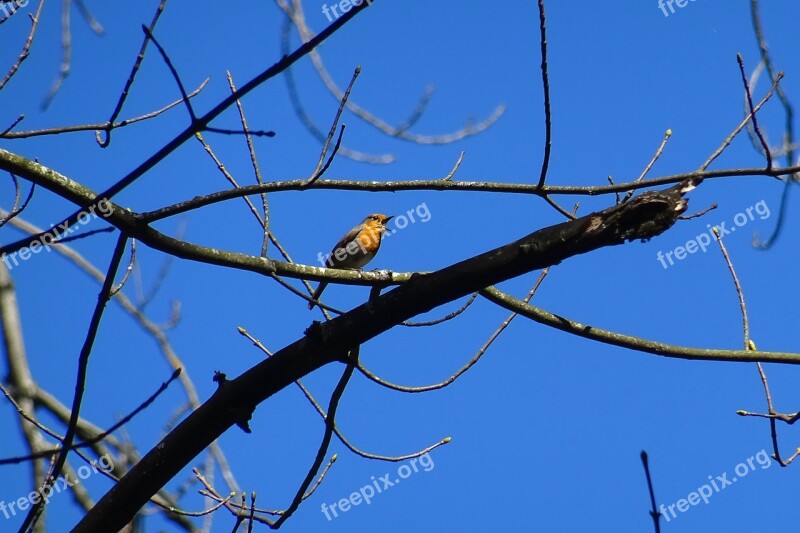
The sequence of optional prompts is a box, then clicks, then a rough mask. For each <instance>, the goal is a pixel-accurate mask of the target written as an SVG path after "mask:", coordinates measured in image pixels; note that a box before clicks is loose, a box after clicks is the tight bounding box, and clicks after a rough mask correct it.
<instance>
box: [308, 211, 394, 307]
mask: <svg viewBox="0 0 800 533" xmlns="http://www.w3.org/2000/svg"><path fill="white" fill-rule="evenodd" d="M392 218H394V216H386V215H383V214H381V213H373V214H371V215H367V217H366V218H365V219H364V220H362V221H361V224H359V225H358V226H356V227H354V228H353V229H351V230H350V231H348V232H347V233H346V234H345V236H344V237H342V238H341V239H340V240H339V242H337V243H336V246H334V247H333V250H331V253H330V254H329V255H328V256H327V257H325V258H323V257H322V254H321V253H320V254H318V258H319V259H320V262H321V263H323V264H324V265H325V266H326V267H329V268H342V269H346V270H356V269H361V267H363V266H364V265H366V264H367V263H369V262H370V261H372V258H373V257H375V254H377V253H378V249H379V248H380V247H381V238H382V237H383V234H384V233H385V232H386V229H387V228H386V223H387V222H389V221H390V220H391V219H392ZM327 286H328V282H327V281H321V282H320V283H319V286H317V289H316V290H315V291H314V295H313V296H312V297H311V301H310V302H309V303H308V308H309V309H314V306H315V305H317V304H318V303H319V297H320V295H321V294H322V291H324V290H325V287H327Z"/></svg>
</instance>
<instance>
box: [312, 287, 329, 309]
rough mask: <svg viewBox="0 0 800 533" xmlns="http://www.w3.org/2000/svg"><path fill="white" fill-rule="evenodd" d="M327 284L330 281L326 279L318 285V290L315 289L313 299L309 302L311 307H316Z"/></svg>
mask: <svg viewBox="0 0 800 533" xmlns="http://www.w3.org/2000/svg"><path fill="white" fill-rule="evenodd" d="M327 286H328V283H327V282H326V281H321V282H320V284H319V285H318V286H317V290H315V291H314V295H313V296H311V301H310V302H308V308H309V309H314V306H315V305H317V303H318V302H319V297H320V296H321V295H322V291H324V290H325V287H327Z"/></svg>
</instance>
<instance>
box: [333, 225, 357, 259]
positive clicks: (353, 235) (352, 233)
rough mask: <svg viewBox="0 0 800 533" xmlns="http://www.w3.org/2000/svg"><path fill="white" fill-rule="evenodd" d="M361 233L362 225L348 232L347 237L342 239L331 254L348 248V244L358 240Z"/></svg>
mask: <svg viewBox="0 0 800 533" xmlns="http://www.w3.org/2000/svg"><path fill="white" fill-rule="evenodd" d="M360 231H361V224H359V225H358V226H356V227H355V228H353V229H351V230H350V231H348V232H347V233H346V234H345V236H344V237H342V238H341V240H340V241H339V242H337V243H336V246H334V247H333V250H331V253H332V254H334V253H336V250H338V249H339V248H345V247H346V246H347V243H349V242H350V241H352V240H354V239H355V238H356V236H357V235H358V234H359V232H360Z"/></svg>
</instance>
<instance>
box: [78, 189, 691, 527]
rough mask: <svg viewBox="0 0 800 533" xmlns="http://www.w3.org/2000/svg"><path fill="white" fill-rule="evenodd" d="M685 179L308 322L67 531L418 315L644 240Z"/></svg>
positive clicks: (108, 514) (113, 511) (678, 201)
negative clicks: (324, 319)
mask: <svg viewBox="0 0 800 533" xmlns="http://www.w3.org/2000/svg"><path fill="white" fill-rule="evenodd" d="M692 188H693V185H692V184H691V183H690V182H685V183H682V184H680V185H678V186H676V187H672V188H671V189H667V190H665V191H656V192H648V193H645V194H642V195H640V196H637V197H635V198H634V199H633V200H631V201H630V202H628V203H625V204H620V205H615V206H613V207H610V208H608V209H606V210H604V211H601V212H598V213H592V214H590V215H587V216H585V217H582V218H579V219H577V220H571V221H568V222H564V223H561V224H558V225H555V226H550V227H548V228H544V229H541V230H538V231H536V232H534V233H531V234H530V235H528V236H526V237H523V238H522V239H519V240H517V241H515V242H512V243H510V244H507V245H505V246H502V247H500V248H497V249H494V250H491V251H489V252H486V253H484V254H481V255H479V256H477V257H473V258H471V259H467V260H465V261H462V262H460V263H457V264H455V265H452V266H450V267H447V268H445V269H443V270H440V271H437V272H434V273H431V274H425V275H418V276H414V277H413V278H412V279H411V280H410V281H408V282H407V283H405V284H404V285H402V286H400V287H398V288H396V289H394V290H392V291H390V292H388V293H386V294H385V295H383V296H380V297H378V298H377V299H375V300H374V301H371V302H367V303H365V304H363V305H361V306H359V307H357V308H355V309H353V310H352V311H349V312H348V313H345V314H343V315H341V316H340V317H338V318H335V319H333V320H331V321H329V322H326V323H324V324H321V323H314V324H313V325H312V326H311V327H310V328H309V329H308V330H307V331H306V334H305V335H304V336H303V337H302V338H301V339H299V340H297V341H296V342H294V343H293V344H291V345H289V346H287V347H286V348H284V349H282V350H280V351H279V352H277V353H276V354H275V355H274V356H273V357H271V358H269V359H266V360H264V361H262V362H261V363H259V364H258V365H256V366H255V367H253V368H251V369H250V370H248V371H247V372H245V373H244V374H242V375H241V376H240V377H238V378H236V379H234V380H233V381H227V382H223V383H222V384H221V385H220V387H219V388H218V390H217V391H216V392H215V393H214V395H212V396H211V398H209V400H208V401H206V402H205V403H204V404H203V405H202V406H200V407H199V408H198V409H197V410H196V411H195V412H193V413H192V414H191V415H190V416H189V417H187V418H186V420H184V421H183V422H182V423H181V424H180V425H179V426H178V427H177V428H175V429H174V430H173V431H172V432H171V433H170V434H169V435H167V436H166V437H165V438H164V439H163V440H162V441H161V442H159V443H158V444H157V445H156V446H155V447H154V448H153V449H152V450H151V451H150V452H149V453H148V454H147V455H146V456H145V457H143V458H142V460H141V461H139V463H137V464H136V465H135V466H134V467H133V468H132V469H131V470H130V472H129V473H128V474H127V475H126V476H125V477H123V478H122V479H121V480H120V481H119V483H118V484H117V485H116V486H114V487H113V488H112V489H111V490H110V491H109V492H108V493H107V494H106V495H105V496H104V497H103V498H102V499H101V500H100V501H99V502H98V503H97V505H96V506H95V507H94V508H93V509H92V510H91V511H90V512H89V513H88V514H87V515H86V516H85V517H84V519H83V520H82V521H81V522H80V523H79V524H78V525H77V526H76V528H75V529H74V531H75V532H92V533H95V532H98V531H100V532H102V531H110V532H113V531H118V530H119V529H120V528H121V527H123V526H124V525H125V524H126V523H127V522H128V521H129V520H130V519H131V518H132V517H133V516H134V514H135V513H136V512H137V511H138V510H139V509H140V508H141V507H142V506H143V505H145V504H146V503H147V501H148V498H149V497H150V496H152V495H153V494H155V493H156V492H157V491H158V490H159V489H160V488H161V487H162V486H164V485H165V484H166V483H167V482H169V480H170V479H172V478H173V477H174V476H175V475H176V474H177V473H178V472H180V470H181V469H182V468H184V467H185V466H186V465H188V464H189V463H190V462H191V461H192V459H193V458H194V457H195V456H196V455H197V454H199V453H200V452H201V451H202V450H203V449H204V448H205V447H206V446H208V445H210V444H211V443H212V442H213V441H214V439H216V438H218V437H219V436H220V435H221V434H222V433H223V432H224V431H225V430H227V429H228V428H230V427H231V426H232V425H233V424H237V423H238V424H240V425H244V424H246V422H247V420H249V418H250V415H251V413H252V411H253V410H254V409H255V407H256V406H257V405H258V404H259V403H261V402H263V401H264V400H266V399H267V398H269V397H270V396H272V395H273V394H275V393H276V392H278V391H280V390H281V389H283V388H285V387H287V386H289V385H291V384H292V383H293V382H294V381H296V380H298V379H300V378H301V377H303V376H305V375H306V374H308V373H310V372H312V371H314V370H316V369H318V368H320V367H322V366H323V365H326V364H328V363H331V362H334V361H341V362H346V354H347V352H348V351H349V350H351V349H353V348H355V347H357V346H359V345H361V344H362V343H364V342H366V341H368V340H370V339H372V338H374V337H376V336H378V335H380V334H381V333H383V332H385V331H387V330H389V329H391V328H392V327H394V326H396V325H398V324H400V323H401V322H402V321H404V320H407V319H409V318H411V317H413V316H416V315H418V314H420V313H424V312H427V311H429V310H431V309H433V308H435V307H438V306H440V305H442V304H445V303H447V302H450V301H452V300H455V299H456V298H460V297H462V296H466V295H468V294H470V293H472V292H475V291H476V290H478V289H481V288H483V287H487V286H489V285H492V284H495V283H500V282H502V281H505V280H507V279H510V278H513V277H516V276H519V275H521V274H524V273H526V272H530V271H532V270H538V269H541V268H545V267H547V266H551V265H554V264H557V263H559V262H561V261H563V260H564V259H567V258H569V257H571V256H573V255H577V254H581V253H586V252H589V251H592V250H595V249H597V248H601V247H604V246H613V245H617V244H623V243H624V242H625V241H628V240H634V239H649V238H651V237H654V236H656V235H658V234H660V233H662V232H663V231H665V230H666V229H668V228H669V227H671V226H672V225H673V224H674V223H675V221H676V220H677V218H678V216H679V215H680V214H681V213H683V212H684V211H685V210H686V200H684V199H683V198H682V196H683V194H684V193H685V192H687V191H688V190H691V189H692Z"/></svg>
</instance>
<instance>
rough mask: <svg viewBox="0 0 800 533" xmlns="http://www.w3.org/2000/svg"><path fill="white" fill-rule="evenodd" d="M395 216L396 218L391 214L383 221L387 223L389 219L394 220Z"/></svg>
mask: <svg viewBox="0 0 800 533" xmlns="http://www.w3.org/2000/svg"><path fill="white" fill-rule="evenodd" d="M393 218H394V215H392V216H389V217H386V220H384V221H383V223H384V224H386V223H387V222H389V221H390V220H392V219H393Z"/></svg>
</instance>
